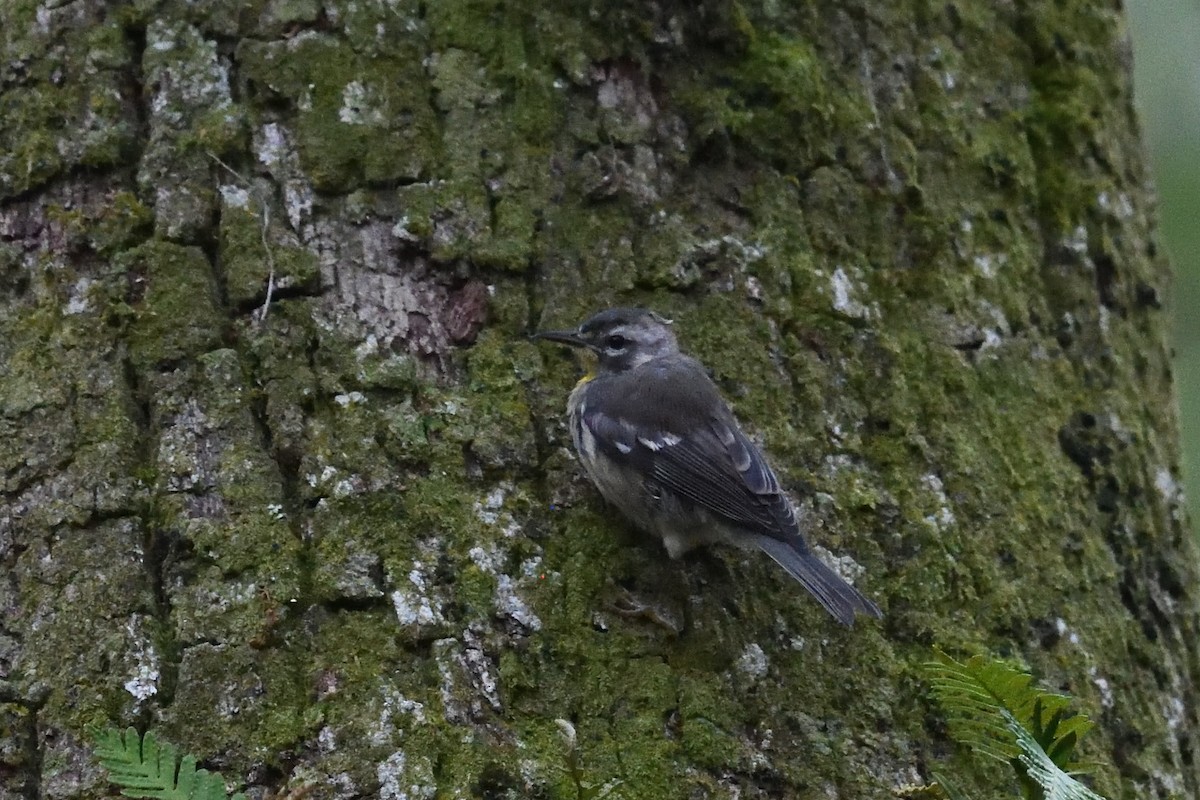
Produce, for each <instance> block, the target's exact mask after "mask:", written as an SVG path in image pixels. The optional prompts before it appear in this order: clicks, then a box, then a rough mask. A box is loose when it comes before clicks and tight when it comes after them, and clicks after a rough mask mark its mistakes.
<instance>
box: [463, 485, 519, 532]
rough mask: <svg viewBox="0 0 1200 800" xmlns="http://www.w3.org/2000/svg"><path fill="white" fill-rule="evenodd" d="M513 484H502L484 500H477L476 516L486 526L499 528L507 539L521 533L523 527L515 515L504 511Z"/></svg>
mask: <svg viewBox="0 0 1200 800" xmlns="http://www.w3.org/2000/svg"><path fill="white" fill-rule="evenodd" d="M512 488H513V487H512V484H510V483H502V484H500V485H499V486H496V487H495V488H493V489H492V490H491V491H489V492H488V493H487V494H486V495H485V496H484V497H483V499H482V500H476V501H475V505H474V510H475V516H476V517H477V518H478V519H479V521H480V522H482V523H483V524H485V525H494V526H498V527H499V528H500V529H501V532H502V533H503V534H504V536H505V537H506V538H510V539H511V538H512V537H514V536H516V535H517V534H519V533H520V532H521V526H520V525H519V524H518V523H517V521H516V520H515V519H514V518H513V515H512V514H510V513H508V512H507V511H504V510H503V508H504V500H505V498H507V497H508V494H509V492H511V491H512Z"/></svg>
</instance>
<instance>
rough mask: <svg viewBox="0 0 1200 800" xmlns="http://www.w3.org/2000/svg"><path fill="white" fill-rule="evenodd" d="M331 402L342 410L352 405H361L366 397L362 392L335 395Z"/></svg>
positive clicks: (365, 400)
mask: <svg viewBox="0 0 1200 800" xmlns="http://www.w3.org/2000/svg"><path fill="white" fill-rule="evenodd" d="M333 402H335V403H337V404H338V405H339V406H341V407H342V408H346V407H348V406H352V405H363V404H365V403H366V402H367V396H366V395H365V394H363V393H362V392H345V393H343V394H337V395H334V397H333Z"/></svg>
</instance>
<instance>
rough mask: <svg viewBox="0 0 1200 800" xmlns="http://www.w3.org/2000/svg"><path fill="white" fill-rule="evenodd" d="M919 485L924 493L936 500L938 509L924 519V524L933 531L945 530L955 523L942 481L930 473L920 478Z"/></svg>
mask: <svg viewBox="0 0 1200 800" xmlns="http://www.w3.org/2000/svg"><path fill="white" fill-rule="evenodd" d="M921 485H923V486H924V487H925V489H926V491H929V492H931V493H932V494H933V496H934V497H935V498H936V500H937V503H938V509H937V511H935V512H934V513H932V514H928V515H926V517H925V522H926V524H928V525H929V526H930V527H932V528H934V529H935V530H939V531H941V530H945V529H946V528H948V527H950V526H951V525H953V524H954V522H955V516H954V511H953V510H952V509H951V508H950V498H948V497H947V496H946V489H945V487H944V486H943V485H942V479H941V478H939V477H938V476H937V475H934V474H932V473H930V474H928V475H922V476H921Z"/></svg>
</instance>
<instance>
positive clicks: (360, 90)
mask: <svg viewBox="0 0 1200 800" xmlns="http://www.w3.org/2000/svg"><path fill="white" fill-rule="evenodd" d="M374 94H375V93H374V92H372V91H371V89H369V88H368V87H367V86H365V85H364V84H363V83H362V82H360V81H350V83H348V84H346V86H345V88H343V89H342V106H341V108H339V109H338V119H339V120H341V121H342V122H344V123H346V124H347V125H382V124H383V122H384V117H383V113H382V112H380V110H379V107H378V103H377V102H376V98H375V97H373V95H374Z"/></svg>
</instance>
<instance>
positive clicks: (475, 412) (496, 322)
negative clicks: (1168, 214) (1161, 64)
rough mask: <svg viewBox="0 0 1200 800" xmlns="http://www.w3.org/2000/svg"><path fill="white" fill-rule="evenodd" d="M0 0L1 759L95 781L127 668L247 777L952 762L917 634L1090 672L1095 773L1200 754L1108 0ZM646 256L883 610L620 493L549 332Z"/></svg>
mask: <svg viewBox="0 0 1200 800" xmlns="http://www.w3.org/2000/svg"><path fill="white" fill-rule="evenodd" d="M879 7H887V9H888V10H884V9H883V8H879ZM2 13H3V17H4V19H3V30H2V32H0V37H2V39H0V41H2V42H3V58H0V91H2V93H3V94H2V95H0V100H2V103H0V106H2V107H0V304H2V305H0V563H2V564H3V567H4V570H3V576H2V577H0V798H6V799H7V798H77V797H79V798H82V797H100V796H106V794H107V793H108V791H109V790H108V788H107V785H106V783H105V781H104V778H103V775H102V773H101V772H100V771H99V770H98V769H97V768H96V767H95V766H94V765H93V764H92V763H91V759H90V751H89V746H88V741H87V737H86V733H85V730H86V727H87V726H88V725H89V724H110V723H117V724H127V723H137V724H140V725H143V726H153V727H154V728H155V729H156V730H157V731H158V732H159V733H160V734H161V735H162V736H164V737H166V738H168V739H170V740H172V741H174V742H175V743H176V744H178V745H180V746H181V747H182V748H183V749H184V750H186V751H188V752H191V753H193V754H195V755H196V756H197V757H199V758H201V759H203V762H204V763H205V764H207V765H209V766H211V767H214V768H217V769H221V770H222V771H224V773H225V774H226V776H227V777H228V778H230V779H231V780H232V781H235V782H237V783H238V784H239V785H243V786H248V787H249V789H250V790H251V791H253V792H256V793H258V794H261V793H262V792H264V791H265V790H267V789H270V790H273V791H279V790H284V789H298V788H299V787H302V786H305V785H311V786H312V787H313V788H312V790H311V794H310V795H308V796H311V797H315V798H326V797H329V798H353V797H365V796H380V797H385V798H432V797H435V796H437V797H445V798H452V797H489V798H499V797H541V798H598V797H627V798H765V797H822V798H823V797H834V796H838V797H855V798H857V797H863V798H886V797H891V796H893V792H894V790H896V789H897V788H898V787H901V786H904V785H906V784H913V783H921V782H923V781H925V780H926V779H927V777H928V774H929V773H928V770H929V768H930V767H931V766H937V765H938V764H941V768H942V769H943V770H946V771H948V772H950V773H951V774H956V775H959V776H962V778H963V779H964V780H966V781H967V783H968V785H970V781H971V780H976V779H975V778H972V777H971V776H970V775H969V774H968V770H969V767H968V765H967V763H966V762H964V761H950V762H949V763H943V762H945V761H946V760H947V759H951V755H950V754H951V752H952V748H951V747H950V746H949V744H948V742H947V741H946V739H945V737H944V731H943V729H942V728H941V726H940V724H939V722H938V718H937V716H936V714H935V713H933V712H932V710H931V708H930V706H929V705H928V701H927V698H926V695H925V690H924V688H923V685H922V683H921V681H920V679H919V674H918V672H917V670H916V668H915V667H916V665H918V664H919V663H921V662H923V661H925V660H926V659H927V658H928V656H929V646H930V645H932V644H938V645H940V646H942V647H944V648H947V649H948V650H951V651H952V652H975V651H981V652H989V653H993V654H998V655H1004V656H1008V657H1012V658H1016V659H1018V660H1020V661H1022V662H1024V663H1025V664H1027V665H1028V666H1029V667H1031V668H1032V669H1034V670H1035V672H1036V673H1037V674H1038V676H1039V677H1040V679H1042V680H1043V681H1044V682H1045V683H1046V684H1048V685H1050V686H1053V687H1059V688H1062V689H1065V690H1067V691H1069V692H1071V693H1073V694H1075V695H1076V696H1077V697H1078V698H1079V704H1080V707H1081V709H1082V710H1084V711H1086V712H1088V713H1090V714H1092V715H1093V716H1094V717H1096V718H1097V719H1098V721H1099V723H1100V728H1099V730H1098V732H1097V733H1096V734H1095V735H1094V737H1093V739H1092V740H1091V743H1090V745H1089V747H1088V749H1087V755H1088V756H1090V757H1091V758H1092V759H1094V760H1095V761H1096V762H1098V764H1100V766H1099V768H1098V769H1097V771H1096V773H1095V775H1094V782H1095V785H1096V786H1097V788H1098V789H1100V790H1101V791H1103V792H1105V793H1107V794H1108V795H1109V796H1111V797H1114V798H1116V797H1126V798H1133V797H1138V798H1167V797H1172V796H1194V795H1195V794H1196V793H1197V791H1200V759H1198V758H1197V755H1198V753H1197V748H1198V744H1197V741H1196V738H1195V736H1194V731H1195V726H1196V722H1197V713H1198V708H1197V697H1196V692H1195V686H1196V679H1197V677H1198V674H1200V673H1198V671H1200V665H1198V664H1197V656H1196V653H1195V642H1196V640H1197V637H1198V634H1200V631H1198V629H1197V628H1198V625H1197V622H1198V618H1197V605H1196V588H1195V586H1196V577H1197V575H1196V573H1197V568H1196V565H1197V553H1196V547H1195V544H1194V543H1193V541H1192V539H1191V538H1190V536H1189V534H1188V531H1187V524H1186V520H1185V518H1184V512H1183V510H1182V504H1181V498H1180V494H1179V490H1178V487H1177V471H1178V463H1179V453H1178V450H1177V426H1176V422H1175V418H1174V400H1173V396H1172V389H1171V376H1170V366H1169V360H1168V350H1167V347H1166V346H1165V343H1164V331H1165V329H1166V320H1165V315H1164V312H1163V304H1164V293H1165V287H1166V284H1167V265H1166V263H1165V260H1164V257H1163V256H1162V255H1161V253H1159V251H1158V250H1157V248H1156V243H1155V232H1154V222H1153V214H1152V202H1151V200H1152V193H1151V189H1150V187H1149V186H1148V183H1147V175H1146V172H1145V168H1144V165H1143V160H1142V152H1141V148H1140V145H1139V142H1138V130H1137V125H1136V121H1135V119H1134V117H1133V111H1132V106H1131V97H1130V83H1129V63H1128V60H1129V54H1128V45H1127V42H1126V36H1125V31H1124V22H1123V20H1122V17H1121V14H1120V12H1119V10H1118V9H1114V8H1113V7H1112V6H1111V5H1109V4H1102V3H1096V2H1056V1H1055V0H1042V1H1041V2H1035V1H1034V0H1018V1H1017V2H1007V3H1006V2H999V3H997V2H990V1H985V0H963V2H955V3H950V4H926V3H920V2H912V3H905V4H880V3H859V2H851V3H844V2H819V3H818V2H813V3H804V4H797V3H772V2H765V3H761V4H759V3H746V4H738V3H735V2H723V1H722V0H714V2H706V3H701V4H699V5H697V4H693V3H658V4H655V3H645V2H628V3H625V2H620V0H610V1H608V2H594V3H591V4H587V3H568V2H528V3H522V2H512V3H506V2H502V1H501V0H448V1H443V0H438V1H437V2H416V0H354V1H353V2H351V1H350V0H326V2H317V1H316V0H278V2H264V1H263V0H259V2H252V3H249V4H243V3H240V2H231V1H229V0H213V1H212V2H192V3H184V2H176V1H175V0H163V2H158V3H155V2H151V1H150V0H145V1H144V2H143V1H142V0H138V1H137V2H125V3H119V2H116V3H114V2H104V1H103V0H74V2H45V3H40V4H39V3H35V2H29V1H28V0H7V2H5V3H4V4H3V12H2ZM616 303H623V304H634V303H638V304H647V305H651V306H653V307H654V308H656V309H657V310H659V311H661V312H663V313H664V314H666V315H668V316H672V317H674V318H675V320H676V325H677V327H678V331H679V333H680V337H681V339H682V340H683V341H684V343H685V346H686V347H687V348H688V349H689V350H690V351H691V352H692V353H693V354H695V355H697V356H699V357H700V358H701V359H702V360H704V361H705V362H706V363H707V364H708V365H709V366H710V367H711V368H712V370H713V372H714V376H715V378H716V379H717V381H718V382H719V384H720V385H721V386H722V388H723V389H724V390H725V392H726V394H727V395H728V396H729V397H730V399H731V400H732V401H733V402H734V404H735V406H736V409H737V412H738V414H739V416H740V418H741V419H742V421H743V422H744V424H745V425H746V427H747V429H748V430H749V431H750V432H752V433H753V434H754V435H755V436H756V437H760V439H761V441H763V442H764V443H765V446H766V448H767V451H768V452H769V454H770V455H771V457H772V459H773V461H774V463H775V464H776V465H777V468H778V469H779V471H780V473H781V478H783V480H784V481H785V483H786V484H787V485H788V486H789V488H791V489H793V490H794V491H795V492H796V494H797V496H803V497H805V498H807V500H806V502H807V503H810V504H811V505H812V507H813V512H812V513H813V515H814V518H815V519H817V520H819V521H820V523H821V529H820V530H818V531H817V532H816V533H815V536H814V538H815V539H816V540H817V541H819V542H820V543H822V544H824V545H826V546H827V547H828V548H829V549H830V550H831V551H832V552H833V553H835V554H837V555H838V556H839V557H841V565H840V566H841V568H842V569H843V570H844V571H845V572H846V573H847V574H848V575H853V576H857V580H858V585H859V586H860V587H861V588H863V590H864V591H865V592H867V593H868V594H869V595H870V596H872V597H873V598H875V599H877V600H878V602H879V603H880V605H881V606H882V607H883V608H884V611H885V614H886V617H885V619H884V620H883V621H882V623H879V624H876V623H873V622H871V621H865V622H864V623H860V625H859V626H858V627H856V628H855V629H854V630H852V631H847V630H842V629H840V628H838V627H837V626H835V625H834V624H833V623H832V622H831V621H830V620H829V619H827V618H826V617H825V615H824V614H823V612H822V611H821V610H820V609H819V608H818V607H817V606H816V604H815V603H813V602H811V601H810V600H809V599H808V598H807V597H805V596H803V594H802V593H801V592H800V591H799V590H798V589H797V587H795V586H794V585H792V584H791V583H790V582H789V580H788V579H787V578H786V577H785V576H784V574H783V573H782V571H780V570H779V569H777V568H776V567H774V565H773V564H771V563H770V562H769V560H768V559H766V558H763V557H758V556H754V555H748V554H741V553H732V552H725V551H717V552H713V553H709V554H702V555H699V556H697V557H695V558H689V559H687V560H685V561H684V562H682V563H678V564H677V563H671V562H669V561H667V560H666V559H665V557H663V556H662V554H661V553H660V552H659V551H658V549H657V548H655V547H654V546H653V545H652V544H648V543H645V542H642V541H640V540H639V538H638V537H637V535H636V534H634V533H632V532H630V531H629V530H627V528H626V527H625V526H623V525H622V524H621V523H620V522H618V521H616V520H614V519H613V518H612V513H611V512H610V511H608V510H607V509H605V508H604V507H603V506H602V505H601V504H600V502H599V501H598V499H597V498H596V496H595V493H594V492H593V491H592V490H591V488H590V487H588V486H587V485H586V483H585V482H584V480H583V479H582V478H581V476H580V473H579V470H578V468H577V466H576V465H575V463H574V462H573V459H572V458H571V456H570V455H569V453H568V450H567V448H568V446H569V437H568V436H567V435H566V432H565V429H564V427H563V424H562V407H563V404H564V402H565V396H566V393H567V391H568V389H569V387H570V385H571V383H572V381H573V380H574V378H575V374H576V372H575V369H574V365H573V363H572V362H571V361H570V360H569V359H568V358H567V357H566V356H561V355H560V354H558V353H557V352H556V351H554V350H553V349H551V348H549V347H538V346H535V345H533V344H531V343H529V342H528V341H527V340H526V334H528V333H529V332H530V331H531V330H533V329H535V328H536V327H539V326H549V327H562V326H565V325H569V324H572V323H574V322H576V321H578V320H579V319H581V318H582V317H583V316H585V315H586V314H587V313H589V312H591V311H594V310H597V309H598V308H601V307H604V306H607V305H612V304H616ZM630 603H635V604H641V605H644V606H645V607H647V609H649V611H650V612H652V613H647V614H643V615H640V616H637V615H633V616H630V615H627V614H621V613H618V611H619V609H621V608H627V607H628V606H629V604H630ZM655 616H657V617H659V618H660V621H665V622H670V623H673V624H675V625H676V626H682V625H683V623H684V622H685V621H686V622H687V623H688V626H687V629H686V630H685V631H684V632H683V633H682V634H679V635H673V634H672V633H671V632H670V631H669V630H668V628H667V627H666V626H664V625H661V624H658V623H656V622H655V621H654V620H653V617H655ZM1003 777H1004V775H1003V773H1002V772H998V771H997V772H993V773H987V774H981V775H980V776H978V777H977V780H978V782H979V785H980V787H981V788H979V789H978V790H977V791H976V792H975V794H974V796H978V797H984V796H988V792H992V793H994V794H1003V793H1004V787H1005V785H1004V784H1003V783H1000V782H999V781H1000V780H1001V779H1002V778H1003Z"/></svg>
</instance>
